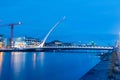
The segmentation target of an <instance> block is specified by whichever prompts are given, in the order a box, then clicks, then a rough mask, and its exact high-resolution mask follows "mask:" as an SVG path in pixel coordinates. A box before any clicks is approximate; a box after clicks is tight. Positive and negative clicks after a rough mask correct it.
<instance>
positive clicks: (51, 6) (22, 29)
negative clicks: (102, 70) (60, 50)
mask: <svg viewBox="0 0 120 80" xmlns="http://www.w3.org/2000/svg"><path fill="white" fill-rule="evenodd" d="M63 16H66V19H65V20H64V21H63V22H62V23H61V24H60V25H59V26H58V27H57V28H56V29H55V30H54V32H52V34H51V35H50V37H49V39H50V40H52V39H61V40H62V39H64V38H65V39H66V38H67V39H69V40H70V39H71V40H73V39H76V40H79V39H84V37H85V36H86V35H88V34H94V35H99V34H117V33H118V32H119V31H120V0H1V1H0V24H7V23H14V22H18V21H21V22H22V25H21V26H16V27H15V29H14V32H15V34H14V36H24V35H27V36H35V37H39V38H40V39H43V37H44V36H45V35H46V33H47V32H48V31H49V29H50V28H51V27H52V26H53V25H54V24H55V23H56V22H57V21H59V20H60V19H61V18H62V17H63ZM0 34H4V35H5V36H9V28H8V27H0ZM94 35H93V36H94ZM93 36H92V37H93ZM89 37H90V36H89ZM93 39H94V38H93Z"/></svg>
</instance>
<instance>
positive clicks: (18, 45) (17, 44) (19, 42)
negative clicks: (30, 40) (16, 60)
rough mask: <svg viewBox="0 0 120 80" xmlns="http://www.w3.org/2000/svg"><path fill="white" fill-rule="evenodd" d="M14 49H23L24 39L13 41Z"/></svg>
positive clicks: (24, 45)
mask: <svg viewBox="0 0 120 80" xmlns="http://www.w3.org/2000/svg"><path fill="white" fill-rule="evenodd" d="M14 47H15V48H25V47H26V42H25V38H24V37H18V38H15V39H14Z"/></svg>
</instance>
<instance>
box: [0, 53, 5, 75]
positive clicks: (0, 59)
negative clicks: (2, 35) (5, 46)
mask: <svg viewBox="0 0 120 80" xmlns="http://www.w3.org/2000/svg"><path fill="white" fill-rule="evenodd" d="M3 55H4V54H3V52H0V74H1V71H2V62H3Z"/></svg>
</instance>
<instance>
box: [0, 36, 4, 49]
mask: <svg viewBox="0 0 120 80" xmlns="http://www.w3.org/2000/svg"><path fill="white" fill-rule="evenodd" d="M4 40H5V39H4V38H3V35H0V48H3V47H4V44H5V41H4Z"/></svg>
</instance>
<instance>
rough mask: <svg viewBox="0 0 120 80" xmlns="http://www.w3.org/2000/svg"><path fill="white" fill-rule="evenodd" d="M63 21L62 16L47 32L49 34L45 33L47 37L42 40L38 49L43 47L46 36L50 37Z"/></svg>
mask: <svg viewBox="0 0 120 80" xmlns="http://www.w3.org/2000/svg"><path fill="white" fill-rule="evenodd" d="M64 19H65V16H64V17H63V18H62V19H61V20H59V21H58V22H57V23H56V24H55V25H54V26H53V27H52V28H51V29H50V30H49V32H48V33H47V35H46V36H45V38H44V39H43V41H42V43H41V44H40V45H39V47H43V46H44V44H45V42H46V40H47V38H48V36H49V35H50V33H51V32H52V31H53V30H54V29H55V28H56V27H57V26H58V25H59V24H60V23H61V22H62V21H63V20H64Z"/></svg>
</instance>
